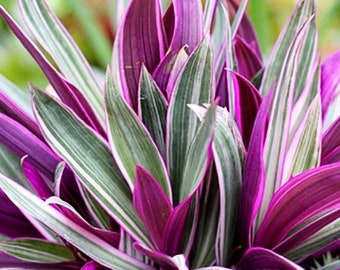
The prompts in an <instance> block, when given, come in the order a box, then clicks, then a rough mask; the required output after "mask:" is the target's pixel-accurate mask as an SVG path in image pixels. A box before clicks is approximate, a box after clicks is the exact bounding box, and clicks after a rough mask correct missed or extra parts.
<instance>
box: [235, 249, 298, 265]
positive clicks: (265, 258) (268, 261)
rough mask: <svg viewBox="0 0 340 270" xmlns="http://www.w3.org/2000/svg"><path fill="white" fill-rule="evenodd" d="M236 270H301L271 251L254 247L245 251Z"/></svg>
mask: <svg viewBox="0 0 340 270" xmlns="http://www.w3.org/2000/svg"><path fill="white" fill-rule="evenodd" d="M236 269H237V270H249V269H285V270H296V269H301V270H302V268H301V267H299V266H298V265H296V264H294V263H293V262H291V261H289V260H287V259H285V258H284V257H282V256H280V255H278V254H276V253H274V252H273V251H271V250H268V249H264V248H260V247H254V248H250V249H248V250H247V252H246V253H245V254H244V256H243V257H242V259H241V261H240V262H239V263H238V265H237V267H236Z"/></svg>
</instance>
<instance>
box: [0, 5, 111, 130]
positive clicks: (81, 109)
mask: <svg viewBox="0 0 340 270" xmlns="http://www.w3.org/2000/svg"><path fill="white" fill-rule="evenodd" d="M0 15H1V16H2V17H3V18H4V19H5V21H6V22H7V24H8V26H9V27H10V29H11V30H12V32H13V33H14V34H15V35H16V37H17V38H18V39H19V40H20V42H21V43H22V45H23V46H24V47H25V48H26V50H27V51H28V52H29V53H30V54H31V55H32V57H33V58H34V59H35V61H36V62H37V63H38V64H39V66H40V67H41V69H42V71H43V72H44V73H45V75H46V77H47V79H48V80H49V82H50V83H51V85H52V87H53V88H54V90H55V91H56V92H57V93H58V95H59V97H60V98H61V100H62V101H63V102H64V103H65V104H66V105H67V106H69V107H70V108H71V109H72V110H73V111H74V112H75V113H76V114H77V115H78V116H79V117H80V118H81V119H83V120H84V121H85V122H86V123H87V124H88V125H90V126H91V127H92V128H93V129H95V130H96V131H98V132H99V133H100V134H101V135H104V134H105V132H104V130H103V128H102V126H101V124H100V123H99V120H98V118H97V117H96V115H95V113H94V112H93V110H92V107H91V106H90V105H89V104H88V102H87V100H86V99H85V97H84V96H83V95H82V93H81V92H80V91H79V90H78V89H77V88H76V87H75V86H73V85H72V84H71V83H69V82H67V81H66V80H65V79H64V78H63V77H62V76H61V75H60V74H59V73H58V72H57V71H56V69H55V68H54V67H53V66H52V65H51V64H50V63H49V62H48V60H47V59H46V58H45V57H44V55H43V54H42V53H41V52H40V51H39V49H38V48H37V46H36V45H35V44H34V43H33V42H32V41H31V40H30V39H29V37H28V36H27V35H26V34H25V33H24V32H23V31H22V30H21V28H20V27H19V26H18V24H17V23H16V22H15V21H14V20H13V19H12V18H11V16H10V15H9V14H8V13H7V12H6V11H5V10H4V9H3V8H2V7H1V6H0Z"/></svg>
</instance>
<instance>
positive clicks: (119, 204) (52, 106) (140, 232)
mask: <svg viewBox="0 0 340 270" xmlns="http://www.w3.org/2000/svg"><path fill="white" fill-rule="evenodd" d="M31 91H32V92H33V101H34V110H35V113H36V117H37V120H38V122H39V124H40V127H41V129H42V131H43V133H44V135H45V137H46V140H47V141H48V143H49V144H50V146H51V147H52V148H53V149H54V150H55V151H56V152H57V153H58V154H59V155H60V156H61V157H63V159H64V160H65V161H66V162H67V163H68V165H69V166H70V167H71V169H72V170H73V171H74V172H75V173H76V174H77V176H78V178H79V180H80V181H81V182H82V183H83V184H84V186H85V187H86V188H87V189H88V191H89V192H90V193H91V194H92V195H93V196H94V197H95V198H96V199H97V201H98V202H99V203H100V204H101V206H102V207H103V208H104V209H105V210H106V211H107V212H108V213H109V214H110V215H111V216H112V217H113V218H115V219H116V220H117V222H118V223H120V225H122V226H123V227H124V228H125V229H126V230H127V231H128V232H129V233H130V234H131V235H133V236H134V237H136V238H137V239H139V240H140V241H141V242H143V243H145V244H146V245H148V246H152V245H151V243H150V241H149V238H148V236H147V232H146V230H145V228H144V225H143V224H142V222H141V220H140V219H139V217H138V215H137V213H136V212H135V210H134V208H133V206H132V198H131V192H130V190H129V188H128V185H127V184H126V182H125V181H124V179H123V177H122V175H121V174H120V171H119V169H118V167H117V165H116V163H115V162H114V160H113V158H112V154H111V152H110V149H109V147H108V145H107V144H106V143H105V142H104V141H103V140H102V139H101V138H100V137H98V136H97V134H96V133H94V132H93V131H92V130H90V129H89V128H88V127H86V126H85V125H84V124H83V122H81V121H80V120H79V118H77V117H76V116H75V115H74V114H72V112H71V111H70V110H68V109H66V108H65V107H63V106H62V105H61V104H59V103H58V102H57V101H55V100H54V99H53V98H51V97H50V96H48V95H47V94H45V93H44V92H42V91H39V90H38V89H36V88H34V87H32V89H31Z"/></svg>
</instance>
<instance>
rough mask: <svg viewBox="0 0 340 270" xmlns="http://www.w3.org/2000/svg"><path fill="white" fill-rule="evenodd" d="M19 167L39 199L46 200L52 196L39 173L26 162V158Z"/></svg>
mask: <svg viewBox="0 0 340 270" xmlns="http://www.w3.org/2000/svg"><path fill="white" fill-rule="evenodd" d="M21 167H22V171H23V173H24V175H25V176H26V178H27V180H28V181H29V183H30V184H31V186H32V187H33V189H34V190H35V192H36V193H37V195H38V196H39V197H40V198H42V199H47V198H49V197H51V196H52V195H53V193H52V190H51V188H50V187H49V186H48V185H47V183H46V182H45V180H44V178H43V177H42V175H41V174H40V173H39V171H38V170H37V169H36V168H35V167H34V166H33V165H32V164H31V163H30V162H29V161H28V160H27V156H26V157H24V158H23V159H22V161H21Z"/></svg>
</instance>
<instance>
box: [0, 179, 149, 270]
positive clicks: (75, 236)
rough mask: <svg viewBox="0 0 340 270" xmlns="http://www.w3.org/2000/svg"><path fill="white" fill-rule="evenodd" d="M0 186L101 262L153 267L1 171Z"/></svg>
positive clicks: (124, 266)
mask: <svg viewBox="0 0 340 270" xmlns="http://www.w3.org/2000/svg"><path fill="white" fill-rule="evenodd" d="M0 188H2V190H3V191H4V192H5V193H6V195H7V196H8V197H9V198H10V200H11V201H12V202H13V203H14V204H15V205H16V206H18V207H19V208H20V209H21V210H23V211H25V212H26V213H27V214H29V215H31V216H32V217H34V218H35V219H37V220H39V221H41V222H42V223H44V224H45V225H46V226H48V227H50V228H52V229H53V230H54V231H55V232H56V233H57V234H58V235H60V237H62V238H64V239H65V240H66V241H67V242H69V243H71V244H72V245H74V246H75V247H77V248H78V249H79V250H80V251H82V252H83V253H84V254H86V255H88V256H89V257H90V258H92V259H93V260H95V261H97V262H99V263H100V264H102V265H104V266H106V267H109V268H113V269H117V270H118V269H119V270H126V269H140V270H144V269H150V270H151V269H154V268H153V267H150V266H148V265H146V264H143V263H141V262H140V261H137V260H135V259H133V258H132V257H130V256H128V255H126V254H125V253H123V252H121V251H120V250H118V249H116V248H114V247H112V246H111V245H110V244H108V243H107V242H105V241H103V240H102V239H100V238H98V237H97V236H95V235H93V234H92V233H91V232H89V231H87V230H85V229H84V228H82V227H80V226H79V225H78V224H76V223H74V222H73V221H72V220H70V219H68V218H67V217H65V216H64V215H62V214H61V213H60V212H58V211H57V210H56V209H55V208H54V207H52V206H49V205H48V204H46V203H45V202H44V201H43V200H41V199H40V198H39V197H37V196H35V195H33V194H32V193H30V192H29V191H27V190H26V189H24V188H23V187H21V186H20V185H18V184H17V183H15V182H14V181H12V180H11V179H9V178H8V177H6V176H4V175H2V174H0Z"/></svg>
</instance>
